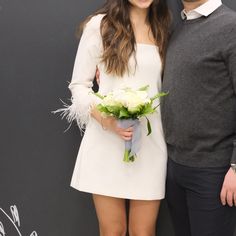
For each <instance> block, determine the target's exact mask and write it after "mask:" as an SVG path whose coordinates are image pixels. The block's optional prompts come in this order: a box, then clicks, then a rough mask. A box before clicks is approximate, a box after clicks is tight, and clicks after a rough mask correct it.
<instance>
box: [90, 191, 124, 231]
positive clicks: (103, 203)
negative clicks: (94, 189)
mask: <svg viewBox="0 0 236 236" xmlns="http://www.w3.org/2000/svg"><path fill="white" fill-rule="evenodd" d="M93 201H94V205H95V209H96V212H97V217H98V222H99V229H100V236H125V235H126V231H127V223H126V209H125V200H124V199H122V198H113V197H107V196H102V195H96V194H93Z"/></svg>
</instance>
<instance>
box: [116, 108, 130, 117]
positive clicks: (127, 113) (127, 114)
mask: <svg viewBox="0 0 236 236" xmlns="http://www.w3.org/2000/svg"><path fill="white" fill-rule="evenodd" d="M118 117H119V119H124V118H130V114H129V112H128V111H127V110H126V109H125V108H121V109H120V112H119V116H118Z"/></svg>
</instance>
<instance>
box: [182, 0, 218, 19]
mask: <svg viewBox="0 0 236 236" xmlns="http://www.w3.org/2000/svg"><path fill="white" fill-rule="evenodd" d="M221 5H222V1H221V0H208V1H207V2H205V3H204V4H202V5H201V6H199V7H197V8H195V9H194V10H191V11H189V12H186V10H185V9H184V10H183V11H182V12H181V17H182V19H183V20H185V19H186V20H193V19H197V18H200V17H201V16H205V17H207V16H209V15H210V14H211V13H212V12H214V11H215V10H216V9H217V8H218V7H220V6H221Z"/></svg>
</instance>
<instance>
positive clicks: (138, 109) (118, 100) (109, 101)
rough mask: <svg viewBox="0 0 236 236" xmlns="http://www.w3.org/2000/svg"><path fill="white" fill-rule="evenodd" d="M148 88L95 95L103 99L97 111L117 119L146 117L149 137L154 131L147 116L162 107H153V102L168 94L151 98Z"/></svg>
mask: <svg viewBox="0 0 236 236" xmlns="http://www.w3.org/2000/svg"><path fill="white" fill-rule="evenodd" d="M148 88H149V86H148V85H147V86H144V87H141V88H139V89H138V90H132V89H131V88H125V89H119V90H117V91H114V92H112V93H109V94H107V95H106V96H102V95H101V94H99V93H95V95H96V96H98V97H99V98H101V99H102V102H101V103H100V104H98V105H97V109H98V110H99V111H100V112H102V113H104V114H105V115H107V116H114V117H116V118H117V119H138V118H140V117H143V116H144V117H146V119H147V129H148V134H147V135H149V134H150V133H151V132H152V129H151V124H150V122H149V120H148V118H147V115H149V114H152V113H154V112H155V111H156V109H157V107H158V106H159V105H160V104H158V105H157V106H153V102H154V101H155V100H156V99H159V98H161V97H164V96H166V95H167V94H168V93H165V92H161V93H158V94H156V95H155V96H153V97H151V98H149V97H148V93H147V90H148Z"/></svg>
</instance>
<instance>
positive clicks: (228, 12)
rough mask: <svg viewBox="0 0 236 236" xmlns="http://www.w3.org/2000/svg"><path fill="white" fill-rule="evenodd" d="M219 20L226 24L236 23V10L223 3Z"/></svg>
mask: <svg viewBox="0 0 236 236" xmlns="http://www.w3.org/2000/svg"><path fill="white" fill-rule="evenodd" d="M219 20H220V21H221V22H222V23H224V24H226V25H229V24H230V25H236V11H234V10H233V9H231V8H229V7H227V6H226V5H224V4H223V5H222V6H221V11H220V14H219Z"/></svg>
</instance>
